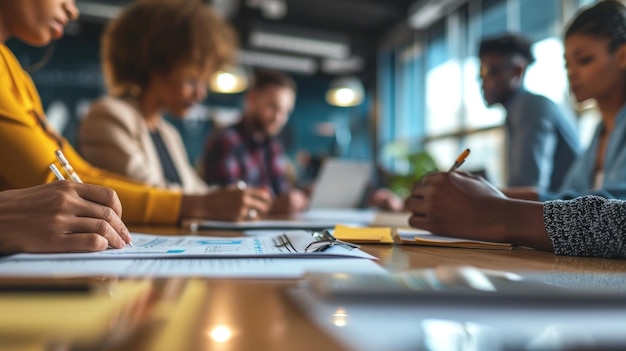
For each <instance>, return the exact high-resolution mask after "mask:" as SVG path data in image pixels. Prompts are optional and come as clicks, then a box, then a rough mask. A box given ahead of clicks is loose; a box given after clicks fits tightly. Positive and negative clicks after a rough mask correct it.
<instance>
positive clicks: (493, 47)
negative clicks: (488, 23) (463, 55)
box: [478, 33, 535, 64]
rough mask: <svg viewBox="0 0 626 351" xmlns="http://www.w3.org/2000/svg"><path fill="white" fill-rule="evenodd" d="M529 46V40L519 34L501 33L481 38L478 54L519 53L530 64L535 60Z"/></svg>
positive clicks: (503, 54)
mask: <svg viewBox="0 0 626 351" xmlns="http://www.w3.org/2000/svg"><path fill="white" fill-rule="evenodd" d="M531 46H532V44H531V42H530V40H528V39H527V38H525V37H523V36H521V35H519V34H513V33H507V34H501V35H498V36H493V37H487V38H484V39H483V40H481V42H480V47H479V49H478V56H482V55H485V54H496V55H502V56H505V55H520V56H522V57H523V58H524V59H526V61H528V63H529V64H531V63H533V62H535V56H534V55H533V53H532V51H531V50H530V48H531Z"/></svg>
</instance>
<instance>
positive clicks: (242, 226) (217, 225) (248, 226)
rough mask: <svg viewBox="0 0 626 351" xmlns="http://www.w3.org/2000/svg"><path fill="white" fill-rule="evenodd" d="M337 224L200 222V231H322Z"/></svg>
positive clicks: (285, 221)
mask: <svg viewBox="0 0 626 351" xmlns="http://www.w3.org/2000/svg"><path fill="white" fill-rule="evenodd" d="M336 224H337V222H336V221H333V220H297V219H296V220H270V219H262V220H258V221H250V222H224V221H201V222H199V223H198V227H199V228H200V229H208V230H210V229H216V230H252V229H261V230H263V229H277V230H280V229H310V230H323V229H328V228H334V227H335V225H336Z"/></svg>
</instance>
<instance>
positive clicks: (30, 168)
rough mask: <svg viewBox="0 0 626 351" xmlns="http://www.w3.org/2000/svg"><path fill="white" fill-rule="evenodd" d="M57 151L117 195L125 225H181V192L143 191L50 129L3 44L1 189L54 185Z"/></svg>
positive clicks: (31, 89)
mask: <svg viewBox="0 0 626 351" xmlns="http://www.w3.org/2000/svg"><path fill="white" fill-rule="evenodd" d="M57 149H61V150H62V151H63V153H64V154H65V156H66V157H67V159H68V161H69V162H70V163H71V164H72V166H73V167H74V170H75V171H76V173H78V175H79V176H80V177H81V178H82V179H83V181H84V182H85V183H91V184H96V185H102V186H108V187H110V188H113V189H114V190H116V192H117V194H118V196H119V197H120V200H121V202H122V206H123V215H122V218H123V219H124V221H126V222H127V223H138V224H148V223H152V224H175V223H176V222H177V221H178V220H179V217H180V207H181V201H182V193H181V192H180V191H171V190H164V189H157V188H154V187H149V186H145V185H142V184H139V183H137V182H134V181H131V180H128V179H125V178H123V177H120V176H116V175H114V174H113V173H107V172H105V171H102V170H99V169H97V168H95V167H93V166H91V165H90V164H89V163H87V162H86V161H85V160H83V159H82V158H81V157H80V156H79V155H78V153H77V152H76V151H75V150H74V149H73V148H72V146H71V145H70V144H69V143H68V142H67V140H65V139H63V138H62V137H61V136H59V135H58V134H57V133H56V132H55V131H54V130H52V128H51V127H50V126H49V125H48V124H47V122H46V119H45V116H44V111H43V107H42V106H41V101H40V99H39V94H38V93H37V90H36V89H35V85H34V84H33V82H32V80H31V79H30V76H29V75H28V74H27V73H26V72H25V71H24V70H23V69H22V67H21V65H20V64H19V62H18V61H17V59H16V58H15V56H14V55H13V53H12V52H11V50H9V48H7V47H6V45H4V44H3V43H0V160H1V161H2V164H1V165H0V190H2V189H12V188H26V187H30V186H34V185H38V184H43V183H47V182H51V181H53V180H55V179H56V178H55V177H54V175H52V174H51V172H50V170H49V169H48V165H49V164H51V163H53V162H56V157H55V155H54V151H55V150H57ZM57 164H58V163H57Z"/></svg>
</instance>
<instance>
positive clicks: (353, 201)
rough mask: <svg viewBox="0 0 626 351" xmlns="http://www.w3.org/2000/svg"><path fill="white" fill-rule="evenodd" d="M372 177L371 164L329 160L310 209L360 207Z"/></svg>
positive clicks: (323, 166)
mask: <svg viewBox="0 0 626 351" xmlns="http://www.w3.org/2000/svg"><path fill="white" fill-rule="evenodd" d="M371 175H372V163H371V162H368V161H355V160H339V159H327V160H326V161H324V164H323V165H322V169H321V171H320V174H319V176H318V177H317V180H316V182H315V188H314V189H313V194H312V195H311V202H310V206H309V208H310V209H323V208H357V207H359V204H360V203H361V200H362V199H363V194H364V192H365V190H366V188H367V184H368V182H369V181H370V179H371Z"/></svg>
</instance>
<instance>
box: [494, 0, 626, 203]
mask: <svg viewBox="0 0 626 351" xmlns="http://www.w3.org/2000/svg"><path fill="white" fill-rule="evenodd" d="M622 9H623V5H622V4H621V3H620V2H618V1H617V2H616V1H606V3H605V4H602V5H598V6H597V7H596V8H595V10H594V11H589V12H583V13H582V14H581V15H579V17H577V20H576V21H574V22H573V23H572V24H571V25H570V26H569V27H568V29H567V31H566V33H565V60H566V66H567V77H568V80H569V84H570V89H571V92H572V94H573V95H574V97H575V98H576V101H578V102H583V101H587V100H593V101H595V103H596V106H597V108H598V110H599V112H600V116H601V121H600V123H599V124H598V126H597V128H596V131H595V133H594V134H593V138H592V140H591V143H590V145H589V147H588V148H587V150H586V151H585V152H584V153H583V154H582V155H581V156H580V157H579V158H578V159H577V161H576V162H575V163H574V165H573V166H572V167H571V168H570V170H569V171H568V172H567V175H566V177H565V179H564V181H563V184H561V186H560V187H559V188H558V189H557V190H556V191H552V192H550V191H541V190H536V189H527V188H522V189H516V188H510V189H506V190H505V191H504V192H505V194H506V195H508V196H511V197H516V198H520V199H526V200H539V201H547V200H552V199H573V198H575V197H578V196H582V195H598V196H602V197H606V198H618V199H626V63H624V62H622V58H623V52H622V51H623V46H624V45H623V44H624V43H626V35H625V34H624V33H625V31H624V30H623V27H624V23H623V22H621V23H620V22H619V20H618V18H619V17H618V16H620V15H622V14H623V13H622V12H621V11H622ZM612 11H613V12H612ZM590 14H594V15H593V16H595V17H593V16H592V15H590ZM616 16H617V17H616ZM607 23H617V25H618V26H617V27H609V26H608V25H607Z"/></svg>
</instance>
